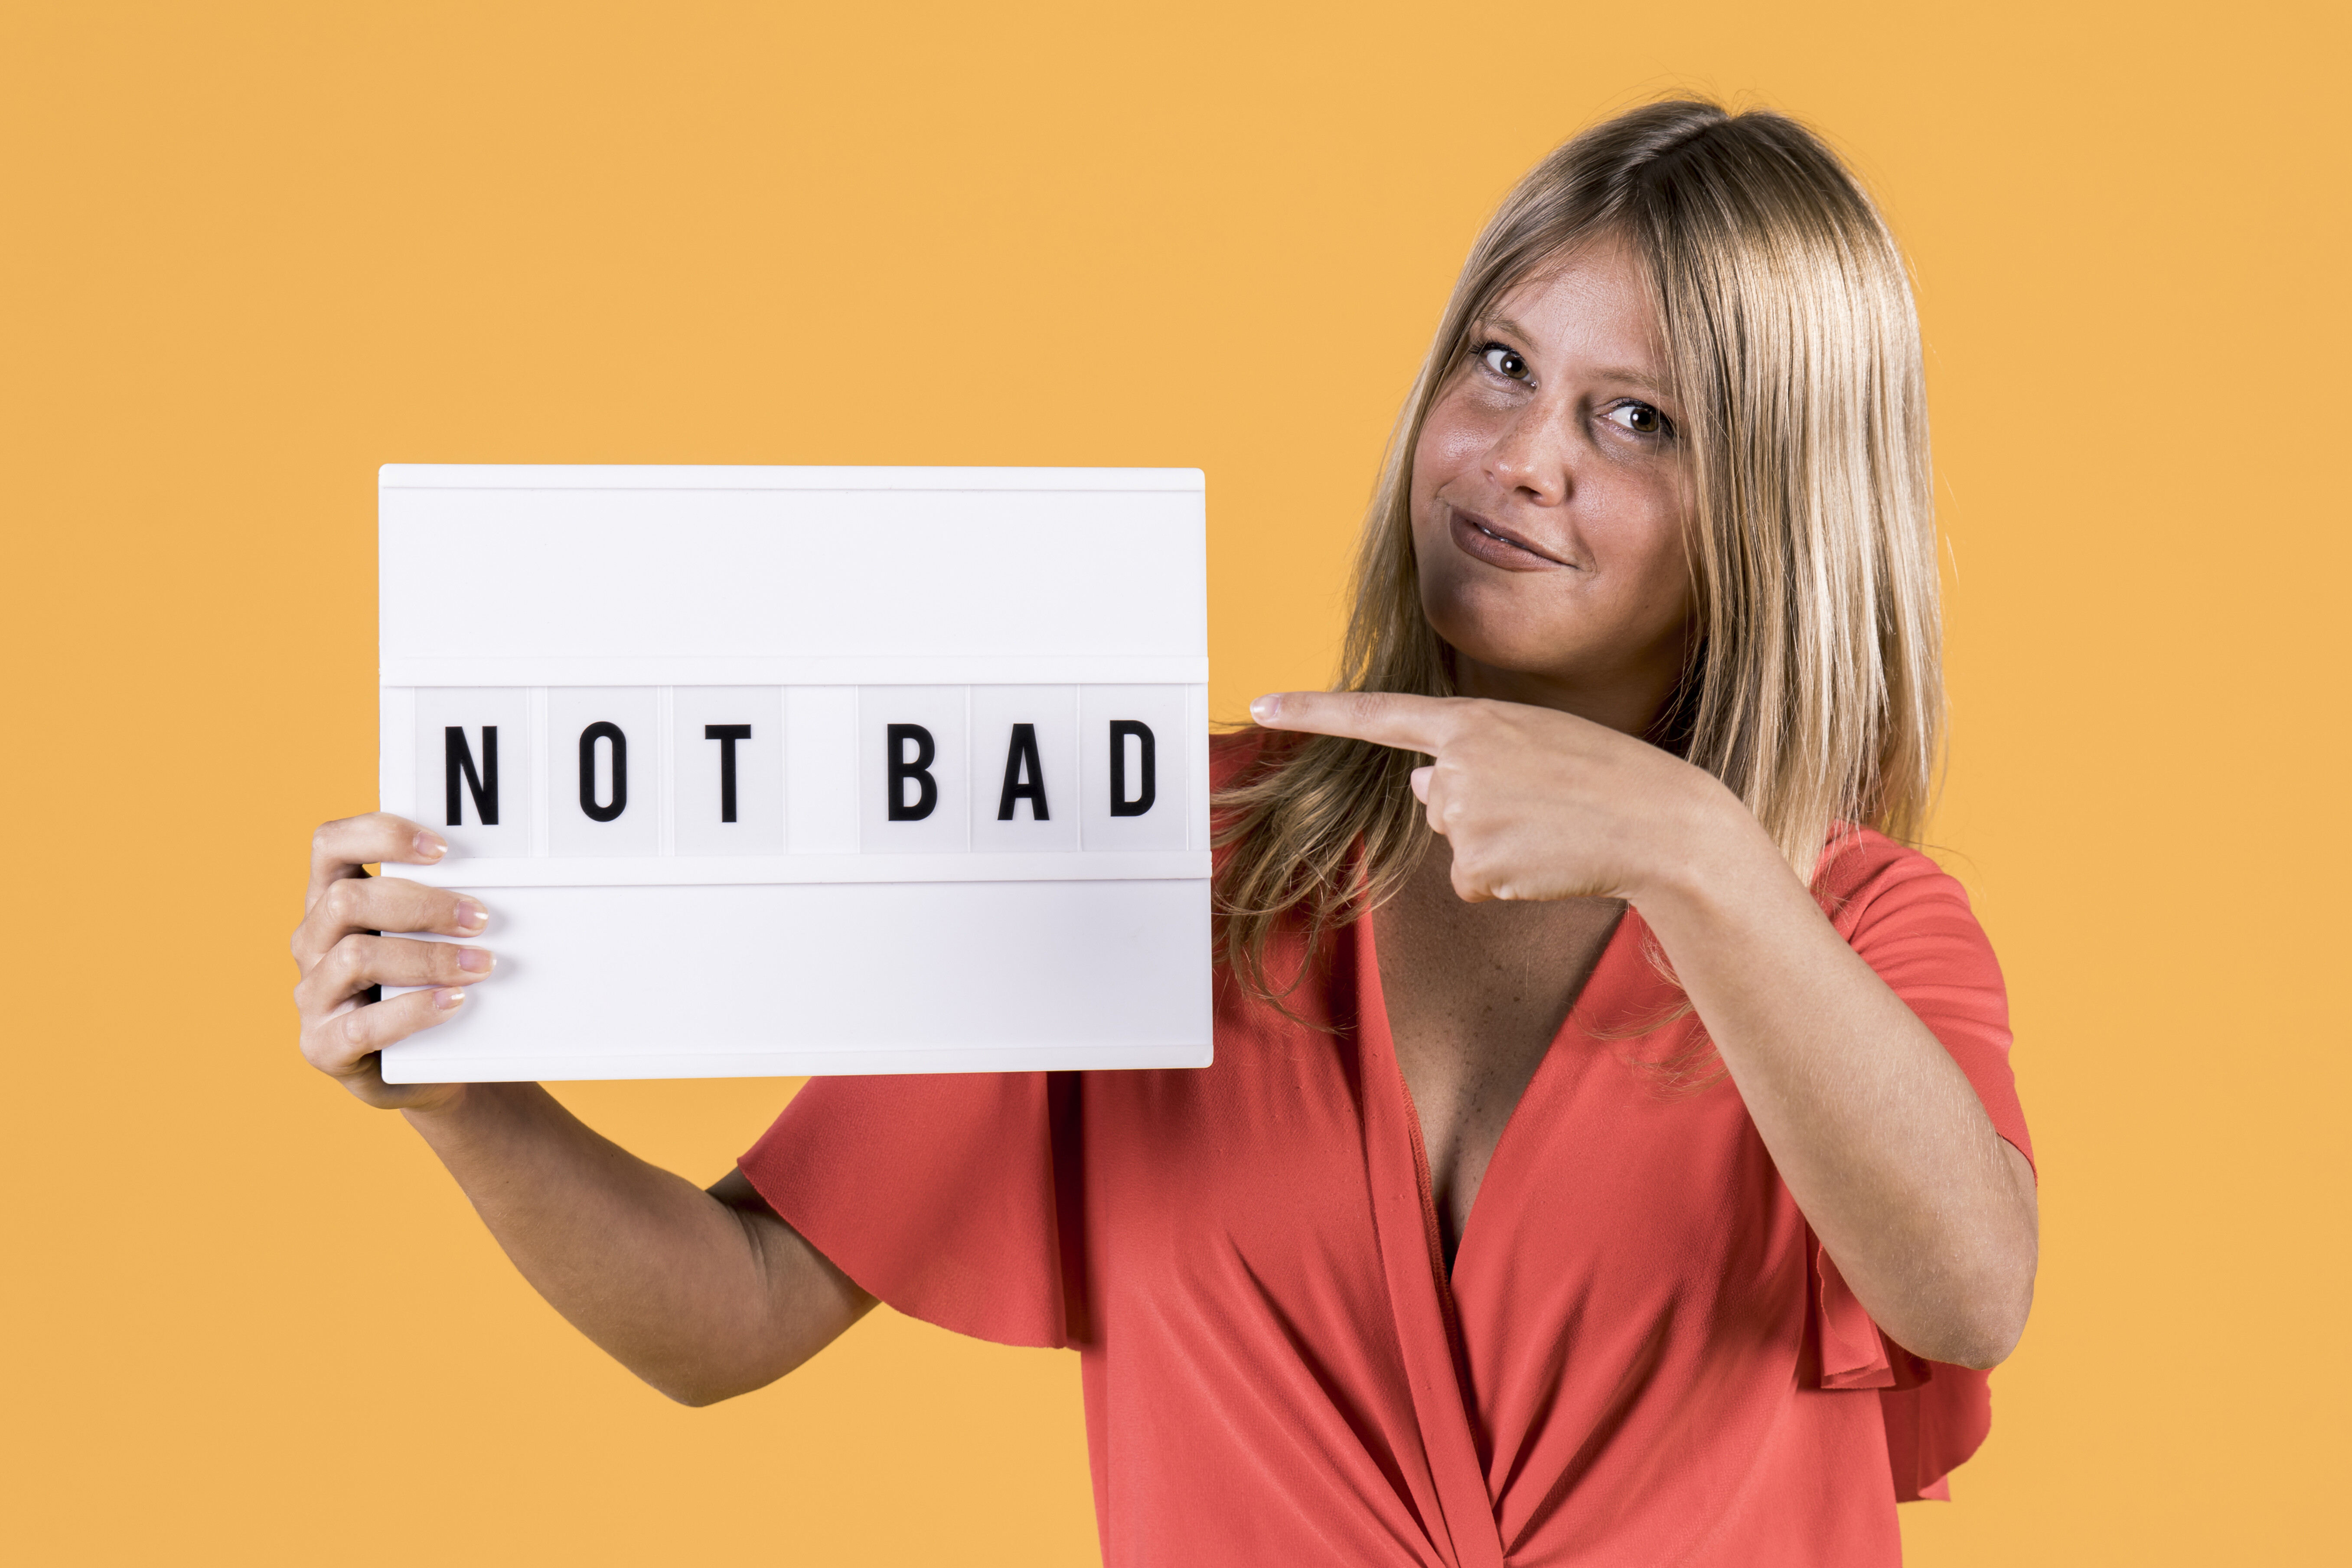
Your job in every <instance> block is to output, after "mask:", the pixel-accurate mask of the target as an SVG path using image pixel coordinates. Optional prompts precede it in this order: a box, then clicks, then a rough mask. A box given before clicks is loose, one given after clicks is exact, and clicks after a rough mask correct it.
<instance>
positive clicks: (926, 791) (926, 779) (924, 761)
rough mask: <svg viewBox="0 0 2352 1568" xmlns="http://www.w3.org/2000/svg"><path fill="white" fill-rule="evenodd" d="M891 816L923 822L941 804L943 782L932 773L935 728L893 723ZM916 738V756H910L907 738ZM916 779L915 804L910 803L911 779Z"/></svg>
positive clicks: (890, 742) (909, 739) (893, 818)
mask: <svg viewBox="0 0 2352 1568" xmlns="http://www.w3.org/2000/svg"><path fill="white" fill-rule="evenodd" d="M888 733H889V737H890V741H889V745H890V820H891V821H893V822H920V821H922V820H923V818H925V817H927V816H930V815H931V808H932V807H934V806H936V805H939V804H940V782H939V780H937V779H935V778H933V777H931V774H930V767H931V758H932V757H933V756H934V755H935V754H936V753H935V752H933V751H932V748H931V732H930V731H929V730H926V729H924V728H923V727H922V726H921V725H920V724H893V725H891V726H889V731H888ZM909 741H912V742H915V757H914V760H913V761H912V762H909V761H908V760H907V742H909ZM908 779H912V780H914V781H915V804H914V805H908V804H907V781H908Z"/></svg>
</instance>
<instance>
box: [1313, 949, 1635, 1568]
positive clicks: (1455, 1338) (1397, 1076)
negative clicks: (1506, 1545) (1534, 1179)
mask: <svg viewBox="0 0 2352 1568" xmlns="http://www.w3.org/2000/svg"><path fill="white" fill-rule="evenodd" d="M1627 912H1628V913H1630V912H1631V911H1630V910H1629V911H1627ZM1350 929H1351V931H1352V934H1353V936H1354V951H1353V952H1352V953H1351V954H1350V956H1351V958H1352V960H1353V962H1354V963H1355V966H1356V973H1355V975H1354V987H1353V988H1354V991H1355V1012H1356V1018H1355V1021H1356V1029H1355V1034H1356V1049H1357V1064H1358V1083H1359V1086H1360V1088H1359V1093H1360V1101H1359V1103H1360V1107H1361V1115H1362V1117H1363V1149H1364V1173H1365V1176H1366V1178H1367V1181H1368V1183H1369V1184H1370V1195H1371V1202H1372V1230H1373V1235H1374V1237H1376V1239H1377V1242H1378V1245H1379V1247H1380V1255H1381V1272H1382V1275H1383V1277H1384V1278H1385V1279H1386V1281H1387V1285H1388V1296H1389V1310H1390V1313H1391V1317H1392V1319H1393V1321H1394V1322H1395V1325H1396V1334H1397V1348H1398V1351H1399V1352H1400V1354H1401V1355H1402V1359H1403V1364H1404V1370H1405V1376H1406V1384H1407V1386H1408V1387H1409V1389H1410V1390H1411V1393H1412V1405H1413V1412H1414V1416H1415V1420H1416V1422H1417V1424H1418V1425H1419V1426H1420V1428H1421V1436H1422V1447H1423V1456H1424V1458H1425V1459H1426V1461H1427V1466H1428V1468H1427V1470H1426V1471H1425V1472H1424V1473H1425V1477H1426V1486H1427V1489H1426V1490H1424V1489H1423V1482H1422V1478H1421V1477H1419V1476H1415V1477H1411V1478H1409V1479H1408V1482H1407V1484H1408V1486H1409V1487H1410V1488H1411V1489H1412V1497H1413V1501H1414V1506H1415V1508H1416V1510H1418V1511H1419V1512H1420V1513H1421V1515H1422V1517H1423V1521H1425V1524H1426V1525H1428V1526H1436V1527H1442V1529H1443V1532H1444V1541H1443V1544H1444V1549H1445V1550H1446V1552H1448V1554H1449V1562H1448V1568H1504V1557H1503V1542H1502V1532H1501V1522H1500V1521H1499V1520H1498V1519H1497V1518H1496V1513H1495V1497H1494V1494H1493V1493H1492V1492H1491V1491H1490V1490H1489V1489H1488V1486H1487V1469H1488V1465H1489V1463H1490V1461H1491V1459H1492V1451H1491V1450H1492V1438H1491V1436H1490V1435H1489V1434H1488V1433H1487V1431H1486V1424H1485V1421H1484V1419H1483V1417H1482V1415H1481V1413H1480V1412H1479V1411H1478V1410H1477V1408H1476V1407H1475V1404H1474V1399H1475V1393H1474V1390H1475V1384H1474V1381H1473V1379H1472V1378H1471V1375H1470V1362H1469V1355H1468V1352H1467V1351H1466V1349H1465V1345H1464V1342H1463V1336H1462V1320H1461V1314H1460V1312H1459V1310H1458V1309H1457V1306H1456V1303H1455V1300H1454V1280H1453V1273H1454V1269H1451V1268H1448V1267H1447V1265H1446V1262H1445V1252H1444V1247H1443V1246H1442V1245H1441V1244H1440V1237H1439V1231H1438V1228H1437V1207H1436V1202H1435V1199H1434V1197H1433V1194H1432V1189H1431V1185H1430V1179H1429V1153H1428V1150H1427V1149H1426V1147H1425V1146H1424V1145H1423V1140H1422V1135H1421V1116H1420V1113H1419V1111H1418V1110H1415V1109H1414V1107H1413V1103H1412V1091H1411V1090H1410V1089H1407V1088H1406V1086H1405V1081H1404V1068H1403V1067H1402V1065H1401V1064H1400V1063H1399V1062H1398V1060H1397V1054H1396V1041H1395V1038H1394V1037H1393V1036H1392V1035H1391V1032H1390V1029H1389V1016H1388V993H1387V990H1386V988H1385V987H1383V986H1382V985H1381V972H1380V948H1379V945H1378V942H1376V940H1375V939H1374V937H1373V934H1372V926H1371V921H1370V917H1369V916H1368V917H1366V918H1364V919H1363V920H1360V921H1357V922H1356V924H1355V926H1354V927H1352V928H1350ZM1626 929H1627V928H1626V924H1625V920H1624V916H1622V915H1621V916H1619V918H1618V921H1617V925H1616V926H1615V928H1614V929H1612V931H1610V933H1609V940H1608V942H1605V943H1603V944H1602V946H1601V955H1600V957H1598V958H1597V959H1595V960H1594V961H1593V964H1592V972H1591V973H1590V974H1588V975H1587V976H1586V977H1585V982H1584V985H1583V987H1582V988H1581V990H1580V991H1579V993H1578V994H1577V998H1576V1001H1575V1003H1574V1004H1573V1005H1570V1008H1569V1019H1570V1020H1572V1019H1573V1018H1574V1017H1575V1016H1576V1015H1577V1013H1578V1012H1579V1010H1580V1008H1581V1006H1582V1005H1583V1002H1584V998H1585V997H1586V996H1588V995H1590V994H1591V991H1592V985H1593V983H1594V981H1595V980H1597V979H1599V978H1600V976H1601V972H1602V970H1603V968H1604V967H1605V966H1607V965H1608V964H1609V963H1611V961H1612V955H1613V954H1614V953H1615V952H1617V950H1618V949H1619V947H1620V946H1621V945H1622V943H1623V942H1624V940H1625V933H1626ZM1567 1028H1568V1023H1567V1021H1565V1020H1564V1021H1563V1022H1562V1024H1561V1026H1560V1030H1559V1034H1556V1035H1555V1036H1554V1037H1553V1040H1552V1047H1557V1046H1558V1045H1559V1038H1560V1036H1561V1035H1564V1034H1565V1033H1566V1032H1567ZM1554 1054H1555V1051H1554V1049H1553V1048H1551V1047H1547V1049H1546V1050H1545V1052H1544V1060H1543V1061H1541V1062H1539V1063H1538V1064H1537V1067H1536V1071H1535V1073H1534V1074H1533V1075H1532V1076H1531V1077H1530V1078H1529V1079H1528V1086H1527V1089H1525V1090H1524V1091H1522V1092H1521V1094H1520V1096H1519V1102H1518V1104H1517V1105H1515V1106H1513V1107H1512V1110H1511V1116H1510V1118H1509V1119H1508V1120H1507V1121H1505V1123H1504V1127H1503V1131H1502V1133H1501V1134H1500V1135H1499V1136H1498V1137H1497V1138H1496V1141H1495V1156H1494V1159H1491V1160H1489V1161H1488V1163H1487V1171H1488V1173H1489V1175H1490V1176H1491V1174H1492V1173H1493V1170H1494V1166H1495V1162H1496V1161H1497V1160H1500V1159H1501V1157H1502V1154H1503V1152H1504V1150H1505V1149H1506V1148H1507V1147H1508V1146H1510V1144H1511V1136H1510V1132H1511V1123H1512V1122H1514V1121H1517V1120H1518V1117H1519V1112H1520V1111H1521V1110H1523V1109H1525V1107H1526V1105H1527V1103H1528V1100H1529V1098H1530V1097H1532V1096H1534V1095H1536V1094H1537V1093H1538V1089H1540V1088H1541V1087H1542V1086H1543V1085H1544V1084H1545V1082H1546V1079H1547V1074H1548V1071H1549V1068H1550V1058H1551V1057H1552V1056H1553V1055H1554ZM1487 1185H1488V1184H1487V1183H1486V1182H1483V1181H1482V1182H1481V1183H1480V1184H1479V1195H1478V1197H1477V1198H1475V1199H1474V1200H1472V1203H1471V1216H1472V1219H1473V1220H1475V1216H1476V1215H1477V1213H1478V1210H1479V1208H1480V1206H1481V1205H1482V1204H1483V1203H1484V1201H1485V1199H1486V1191H1487ZM1472 1228H1473V1226H1472V1224H1471V1221H1469V1220H1465V1222H1464V1224H1463V1227H1462V1245H1461V1246H1460V1247H1455V1248H1454V1267H1455V1268H1458V1267H1459V1266H1460V1263H1461V1260H1462V1257H1463V1254H1464V1251H1465V1249H1466V1248H1467V1247H1469V1246H1470V1244H1471V1233H1472ZM1433 1534H1434V1531H1433Z"/></svg>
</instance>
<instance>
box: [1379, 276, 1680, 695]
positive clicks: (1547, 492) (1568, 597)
mask: <svg viewBox="0 0 2352 1568" xmlns="http://www.w3.org/2000/svg"><path fill="white" fill-rule="evenodd" d="M1470 331H1471V339H1470V341H1471V343H1472V345H1473V351H1472V353H1471V354H1470V356H1469V360H1468V363H1466V364H1465V365H1464V366H1463V367H1462V368H1461V369H1460V370H1459V371H1457V372H1456V373H1455V374H1454V378H1453V379H1452V380H1451V381H1450V382H1449V383H1448V384H1446V385H1445V387H1444V389H1443V390H1442V391H1441V392H1440V393H1439V394H1438V396H1437V400H1436V402H1435V403H1434V404H1433V405H1431V408H1430V411H1429V416H1428V418H1427V420H1426V421H1425V422H1424V423H1423V426H1422V430H1421V440H1420V442H1419V444H1418V445H1416V446H1415V447H1414V448H1413V465H1412V544H1413V552H1414V555H1415V558H1416V559H1417V561H1418V563H1419V565H1420V569H1421V603H1422V609H1423V612H1424V613H1425V614H1426V615H1427V616H1429V621H1430V625H1431V626H1434V627H1435V628H1436V630H1437V634H1438V635H1439V636H1440V637H1444V639H1445V640H1446V641H1447V642H1448V643H1450V644H1452V645H1453V646H1454V650H1455V652H1456V653H1457V654H1458V655H1459V656H1460V657H1459V659H1458V661H1457V673H1458V675H1459V678H1460V683H1461V689H1463V690H1464V691H1465V693H1466V694H1468V695H1471V696H1478V697H1495V698H1501V699H1504V700H1509V701H1518V702H1538V703H1542V704H1544V705H1546V706H1549V707H1554V708H1564V709H1566V710H1569V711H1570V712H1574V713H1579V714H1581V715H1583V716H1584V717H1586V718H1589V719H1592V720H1595V721H1598V722H1601V723H1604V724H1609V725H1612V726H1614V727H1615V728H1617V729H1620V730H1624V731H1630V732H1635V733H1638V732H1640V731H1642V730H1643V729H1645V728H1646V727H1647V726H1648V725H1649V723H1650V722H1651V721H1652V720H1653V719H1654V717H1655V716H1656V714H1657V712H1658V710H1659V709H1660V707H1661V706H1663V705H1664V702H1665V700H1666V699H1667V697H1668V696H1670V695H1671V694H1672V692H1673V690H1674V688H1675V681H1676V679H1677V678H1678V677H1679V675H1680V673H1681V670H1682V666H1683V657H1684V650H1685V637H1686V628H1687V627H1688V626H1689V623H1690V618H1691V610H1692V595H1691V578H1690V568H1689V562H1688V557H1687V554H1686V552H1685V532H1684V524H1685V512H1686V507H1687V502H1686V500H1685V496H1686V492H1687V488H1688V487H1687V486H1686V484H1685V476H1684V465H1683V458H1682V451H1681V435H1680V430H1681V420H1680V418H1679V417H1678V410H1677V408H1676V405H1675V401H1674V398H1673V397H1672V395H1670V394H1669V393H1668V392H1667V390H1666V374H1665V354H1664V344H1663V343H1661V342H1659V340H1658V332H1657V324H1656V311H1655V307H1654V303H1653V300H1652V297H1651V294H1650V290H1649V289H1648V287H1647V286H1646V284H1645V283H1644V281H1643V277H1642V273H1641V271H1640V269H1639V268H1638V267H1637V266H1636V264H1635V262H1634V260H1633V255H1632V253H1631V252H1630V251H1629V250H1628V249H1627V248H1626V247H1624V245H1623V244H1622V242H1621V241H1617V240H1613V239H1609V240H1598V241H1595V242H1593V243H1591V244H1589V245H1586V246H1582V247H1579V248H1577V249H1576V250H1574V251H1572V252H1570V253H1569V254H1568V255H1566V256H1565V257H1563V258H1560V259H1559V261H1558V262H1556V263H1555V264H1553V265H1551V266H1549V267H1548V268H1545V269H1543V270H1541V271H1539V272H1538V273H1537V274H1536V275H1535V276H1534V277H1532V278H1530V279H1527V280H1526V281H1525V282H1522V283H1520V284H1519V285H1518V286H1517V288H1515V289H1510V290H1509V291H1507V293H1505V294H1504V295H1503V297H1502V298H1501V299H1500V300H1497V301H1496V304H1495V306H1494V308H1493V310H1491V311H1490V312H1489V313H1488V314H1486V315H1485V316H1482V317H1480V318H1478V319H1476V320H1475V321H1472V323H1471V327H1470Z"/></svg>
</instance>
